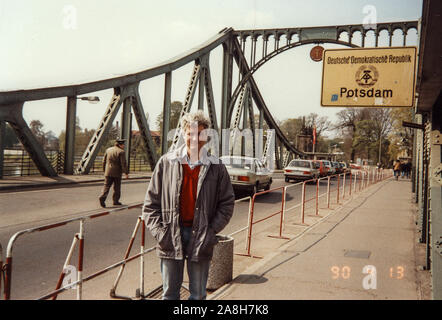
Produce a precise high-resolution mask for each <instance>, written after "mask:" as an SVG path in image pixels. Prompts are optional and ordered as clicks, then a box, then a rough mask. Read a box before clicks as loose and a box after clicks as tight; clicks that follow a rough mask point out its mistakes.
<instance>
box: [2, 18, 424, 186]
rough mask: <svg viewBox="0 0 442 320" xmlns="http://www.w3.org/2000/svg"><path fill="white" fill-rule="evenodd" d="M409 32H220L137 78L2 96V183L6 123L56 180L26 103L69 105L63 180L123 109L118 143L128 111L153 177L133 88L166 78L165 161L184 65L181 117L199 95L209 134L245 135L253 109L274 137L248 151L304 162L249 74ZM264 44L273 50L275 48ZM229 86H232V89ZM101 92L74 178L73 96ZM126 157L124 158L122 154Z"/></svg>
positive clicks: (395, 26) (386, 26)
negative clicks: (292, 57) (215, 64)
mask: <svg viewBox="0 0 442 320" xmlns="http://www.w3.org/2000/svg"><path fill="white" fill-rule="evenodd" d="M410 29H415V30H416V31H418V21H403V22H391V23H378V24H377V25H376V26H374V27H371V28H367V27H366V26H364V25H361V24H356V25H336V26H325V27H307V28H284V29H260V30H233V29H232V28H225V29H223V30H221V31H220V32H219V33H218V34H216V35H215V36H213V37H212V38H210V39H209V40H207V41H206V42H205V43H203V44H201V45H200V46H199V47H197V48H194V49H192V50H190V51H188V52H185V53H183V54H181V55H180V56H178V57H176V58H174V59H171V60H168V61H166V62H164V63H161V64H159V65H156V66H153V67H151V68H149V69H147V70H143V71H141V72H138V73H134V74H128V75H125V76H121V77H116V78H111V79H105V80H101V81H95V82H89V83H83V84H77V85H69V86H60V87H51V88H41V89H32V90H18V91H7V92H0V178H1V176H2V166H3V149H4V148H3V142H2V141H3V139H2V137H4V130H5V122H8V123H9V124H10V126H11V127H12V128H13V129H14V131H15V133H16V135H17V137H18V138H19V140H20V142H21V143H22V144H23V146H24V148H25V149H26V151H27V152H28V153H29V155H30V157H31V159H32V160H33V161H34V163H35V164H36V166H37V168H38V169H39V171H40V172H41V174H42V175H44V176H56V175H57V173H56V171H55V170H54V168H53V167H52V166H51V164H50V162H49V160H48V159H47V158H46V156H45V153H44V151H43V147H42V146H41V145H40V144H39V143H38V142H37V139H36V137H35V136H34V135H33V133H32V132H31V130H30V129H29V126H28V124H27V123H26V121H25V120H24V118H23V105H24V103H25V102H27V101H34V100H42V99H50V98H60V97H66V98H67V112H66V115H67V116H66V141H65V142H66V144H65V167H64V173H66V174H73V173H74V172H76V173H80V174H87V173H89V170H90V168H91V166H92V164H93V162H94V160H95V158H96V156H97V154H98V151H99V149H100V147H101V146H102V144H103V142H104V141H105V138H106V136H107V135H108V133H109V130H110V128H111V126H112V122H113V121H114V119H115V117H116V115H117V113H118V111H119V109H120V107H121V105H123V110H122V126H121V138H124V139H130V136H131V134H130V131H131V128H130V126H131V121H130V120H131V110H132V111H133V114H134V115H135V118H136V121H137V124H138V127H139V129H140V133H141V137H142V140H143V143H144V146H145V148H146V151H147V154H148V160H149V162H150V165H151V167H152V169H153V167H154V166H155V164H156V162H157V160H158V159H157V157H158V156H157V152H156V147H155V144H154V143H153V140H152V137H151V134H150V129H149V125H148V123H147V120H146V117H145V110H144V108H143V103H142V101H141V98H140V94H139V89H138V88H139V84H140V82H141V81H143V80H146V79H151V78H154V77H162V76H164V104H163V129H162V133H161V134H162V137H163V139H162V145H161V154H164V153H165V152H166V151H167V149H168V140H167V139H166V138H167V135H168V132H169V129H171V128H169V118H170V106H171V92H172V86H171V84H172V73H173V71H175V70H177V69H178V68H180V67H182V66H184V65H187V64H190V63H193V64H194V67H193V70H192V73H191V77H190V83H189V85H188V88H187V91H186V93H185V98H184V103H183V109H182V112H181V115H182V114H183V113H184V112H188V111H190V109H191V106H192V103H193V100H194V96H195V93H196V92H197V87H198V102H197V105H198V109H204V105H205V104H204V100H206V105H207V109H208V110H207V111H208V114H209V117H210V120H211V124H212V128H213V129H215V130H217V131H218V132H220V131H221V130H222V129H228V128H230V129H239V127H240V121H241V116H242V120H243V121H242V122H243V128H246V126H247V122H248V125H249V127H250V129H251V130H252V131H255V129H258V128H255V120H254V119H255V117H254V111H253V110H254V108H253V106H254V105H255V106H256V108H257V109H258V110H259V125H258V126H259V128H262V126H263V121H265V122H266V123H267V125H268V127H269V128H270V129H273V130H274V131H270V133H268V136H267V139H266V145H265V146H262V144H259V145H255V143H254V149H255V148H257V149H259V150H260V151H262V150H261V149H262V147H264V157H265V155H266V154H267V153H268V152H269V150H271V149H272V148H275V151H276V152H275V155H276V159H275V160H276V164H277V167H278V168H281V167H282V166H284V165H285V164H286V163H287V161H289V159H290V158H291V157H292V156H295V155H297V156H299V157H305V156H306V155H305V154H304V153H303V152H301V151H300V150H297V149H296V148H295V147H294V146H293V145H292V143H291V142H290V141H289V140H288V139H287V137H286V136H285V135H284V133H283V132H282V131H281V129H280V128H279V127H278V125H277V123H276V121H275V119H274V118H273V116H272V114H271V112H270V110H269V108H268V107H267V104H266V102H265V101H264V97H263V96H262V94H261V92H260V90H259V88H258V85H257V83H256V81H255V79H254V77H253V75H254V73H255V72H256V71H257V70H259V68H260V67H261V66H263V65H264V64H265V63H266V62H268V61H270V60H271V59H273V58H274V57H276V56H277V55H279V54H281V53H283V52H285V51H287V50H289V49H292V48H296V47H299V46H302V45H305V44H315V43H334V44H340V45H344V46H348V47H365V44H366V38H367V37H368V35H369V34H370V33H373V34H374V40H375V43H374V46H375V47H378V42H379V41H378V39H379V35H380V33H381V32H382V31H383V30H385V31H387V33H388V39H389V46H392V39H393V33H394V32H395V31H396V30H400V31H402V37H403V42H402V43H403V45H404V46H405V45H406V37H407V34H408V31H409V30H410ZM356 33H359V34H360V38H361V43H360V45H356V44H355V43H354V42H353V39H354V38H355V34H356ZM341 34H347V39H345V40H340V38H341ZM247 38H250V41H247ZM283 40H285V42H284V41H283ZM258 42H261V43H260V46H262V52H261V53H260V54H259V53H258V52H257V43H258ZM270 42H273V48H272V47H271V43H270ZM219 46H222V47H223V63H222V85H221V88H219V90H221V101H219V102H218V103H215V99H214V95H213V92H214V91H213V90H214V88H213V86H212V77H211V69H210V66H209V59H210V53H211V52H212V51H213V50H214V49H216V48H218V47H219ZM246 49H247V51H246ZM246 52H250V56H249V57H246ZM257 59H259V60H257ZM234 67H235V70H236V71H237V72H238V80H237V81H235V82H234V79H233V74H234ZM234 83H236V86H235V87H234ZM105 89H113V91H114V93H113V96H112V98H111V100H110V102H109V105H108V107H107V109H106V111H105V113H104V115H103V118H102V119H101V121H100V123H99V125H98V128H97V130H96V131H95V133H94V135H93V137H92V138H91V140H90V142H89V144H88V146H87V148H86V150H85V151H84V154H83V156H82V159H81V162H80V164H79V165H78V167H77V168H75V170H74V145H75V119H76V101H77V96H79V95H84V94H88V93H92V92H96V91H100V90H105ZM238 99H239V100H238ZM237 102H238V103H237ZM216 105H218V106H219V107H220V115H221V119H219V121H218V119H217V118H216V109H215V106H216ZM178 129H179V128H178ZM177 132H179V131H177ZM233 132H234V133H235V132H239V130H233ZM271 132H274V135H275V136H276V143H275V144H274V145H271V143H270V142H271V141H272V139H271V136H270V135H271ZM178 138H179V137H178V134H176V135H175V137H174V139H173V142H172V147H171V148H174V147H175V146H176V145H177V143H178ZM221 138H222V139H224V140H229V141H230V139H232V138H233V142H235V134H233V137H229V136H226V137H223V136H221ZM258 153H259V152H258ZM223 154H225V153H223ZM126 156H128V153H127V155H126Z"/></svg>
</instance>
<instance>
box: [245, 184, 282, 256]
mask: <svg viewBox="0 0 442 320" xmlns="http://www.w3.org/2000/svg"><path fill="white" fill-rule="evenodd" d="M276 190H284V187H279V188H274V189H270V190H266V191H262V192H257V193H255V194H254V195H253V196H252V200H251V207H250V210H249V212H250V214H249V223H248V227H247V229H248V232H247V241H246V243H247V245H246V248H247V249H246V250H247V253H245V254H243V253H236V254H237V255H241V256H248V257H254V258H262V257H258V256H252V255H251V253H250V249H251V246H252V232H253V225H255V224H257V223H259V222H262V221H265V220H267V219H270V218H272V217H274V216H276V215H278V214H279V215H281V219H280V225H279V236H271V237H273V238H279V239H288V238H286V237H283V236H282V224H283V213H284V202H285V201H284V200H285V199H284V197H285V192H282V201H281V210H280V211H277V212H275V213H272V214H270V215H269V216H266V217H264V218H261V219H259V220H257V221H253V217H254V212H255V210H254V209H255V199H256V197H257V196H259V195H262V194H267V193H270V192H274V191H276Z"/></svg>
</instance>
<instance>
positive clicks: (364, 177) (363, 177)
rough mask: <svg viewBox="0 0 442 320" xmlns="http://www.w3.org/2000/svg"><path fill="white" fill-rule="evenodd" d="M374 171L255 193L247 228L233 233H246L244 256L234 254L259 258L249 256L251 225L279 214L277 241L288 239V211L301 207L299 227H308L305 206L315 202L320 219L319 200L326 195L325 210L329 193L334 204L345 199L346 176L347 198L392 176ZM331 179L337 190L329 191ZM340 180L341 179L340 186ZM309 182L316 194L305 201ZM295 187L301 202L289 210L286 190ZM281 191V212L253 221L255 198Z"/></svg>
mask: <svg viewBox="0 0 442 320" xmlns="http://www.w3.org/2000/svg"><path fill="white" fill-rule="evenodd" d="M375 170H376V171H374V172H373V171H371V176H370V171H362V170H361V171H355V172H353V171H354V170H353V171H351V172H350V173H341V174H336V175H332V176H328V177H324V178H319V179H311V180H307V181H303V182H299V183H295V184H292V185H289V186H284V187H279V188H274V189H270V190H267V191H263V192H258V193H255V194H254V195H253V197H252V199H251V203H250V206H249V217H248V226H247V227H245V228H242V229H240V230H238V231H237V232H235V233H234V234H236V233H238V232H241V231H244V230H247V231H248V232H247V241H246V253H244V254H242V253H236V254H237V255H241V256H246V257H253V258H261V257H259V256H256V255H252V254H251V244H252V238H253V225H255V224H257V223H259V222H262V221H264V220H267V219H269V218H271V217H274V216H276V215H278V214H280V215H281V219H280V223H279V235H278V236H272V237H274V238H278V239H287V240H289V239H290V238H287V237H283V236H282V232H283V228H284V218H285V213H286V212H287V211H290V210H292V209H295V208H297V207H301V223H300V225H304V226H307V227H308V226H309V225H308V224H306V223H305V205H306V203H307V202H309V201H313V200H315V215H314V216H315V217H318V218H320V217H322V216H320V215H319V198H321V197H324V196H325V195H327V209H329V208H330V199H331V193H332V192H336V204H337V205H339V204H340V199H341V198H342V199H345V195H346V185H347V175H349V183H348V184H349V188H348V195H349V196H351V194H352V192H353V193H356V192H357V191H362V190H363V189H365V188H367V187H368V186H369V185H372V184H374V183H377V182H379V181H382V180H385V179H387V178H389V177H391V176H392V175H391V172H390V174H384V170H377V169H375ZM353 176H354V178H353ZM332 178H336V182H337V188H336V190H335V191H331V187H330V186H331V183H330V181H331V179H332ZM325 179H327V192H326V193H322V194H320V192H319V185H320V181H321V180H325ZM341 179H342V185H341ZM370 179H371V180H370ZM309 182H314V183H315V184H316V194H315V196H314V197H313V198H310V199H307V200H306V199H305V195H306V191H305V188H306V184H307V183H309ZM352 183H353V187H352ZM296 186H301V188H302V190H301V201H300V203H299V204H297V205H295V206H292V207H290V208H286V199H287V189H289V188H294V187H296ZM358 187H359V188H358ZM341 188H342V193H341ZM352 188H353V191H352ZM281 189H282V209H281V211H278V212H276V213H273V214H271V215H269V216H266V217H265V218H262V219H259V220H257V221H254V219H253V217H254V212H255V199H256V197H257V196H260V195H262V194H267V193H270V192H274V191H276V190H281ZM232 235H233V234H232Z"/></svg>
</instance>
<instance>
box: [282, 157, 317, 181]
mask: <svg viewBox="0 0 442 320" xmlns="http://www.w3.org/2000/svg"><path fill="white" fill-rule="evenodd" d="M284 176H285V182H290V180H311V179H318V178H319V168H317V165H316V164H315V163H314V162H313V161H312V160H301V159H295V160H292V161H291V162H290V163H289V165H288V166H287V167H285V168H284Z"/></svg>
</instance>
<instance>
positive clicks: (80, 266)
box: [3, 203, 143, 300]
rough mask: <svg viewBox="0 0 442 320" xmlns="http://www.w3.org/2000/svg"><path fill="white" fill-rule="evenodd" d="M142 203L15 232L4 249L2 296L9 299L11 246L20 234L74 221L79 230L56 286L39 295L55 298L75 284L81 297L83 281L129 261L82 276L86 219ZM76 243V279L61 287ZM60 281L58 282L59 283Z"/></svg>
mask: <svg viewBox="0 0 442 320" xmlns="http://www.w3.org/2000/svg"><path fill="white" fill-rule="evenodd" d="M142 205H143V203H137V204H134V205H130V206H123V207H121V208H116V209H112V210H109V211H104V212H99V213H93V214H89V215H85V216H81V217H77V218H71V219H67V220H63V221H60V222H57V223H53V224H49V225H44V226H40V227H34V228H30V229H26V230H22V231H19V232H17V233H15V234H14V235H13V236H12V237H11V238H10V239H9V242H8V247H7V250H6V263H5V264H4V266H3V268H4V272H5V281H4V287H5V288H4V298H5V300H9V299H10V298H11V283H12V261H13V260H12V258H13V255H12V253H13V247H14V244H15V242H16V241H17V239H18V238H20V237H21V236H23V235H25V234H30V233H34V232H40V231H45V230H49V229H53V228H57V227H60V226H64V225H67V224H70V223H74V222H79V223H80V229H79V232H78V233H76V234H75V235H74V240H73V242H72V245H71V248H70V250H69V252H68V255H67V258H66V262H65V264H64V266H63V270H62V275H60V278H59V281H58V282H57V288H56V290H55V291H53V292H51V293H49V294H47V295H45V296H43V297H40V298H39V299H40V300H43V299H49V298H56V297H57V295H58V294H59V293H60V292H63V291H65V290H67V289H70V288H71V287H73V286H76V288H77V299H81V298H82V285H83V283H84V282H86V281H88V280H90V279H92V278H95V277H96V276H98V275H101V274H103V273H105V272H108V271H110V270H112V269H114V268H116V267H118V266H120V265H121V264H123V263H126V262H127V261H129V259H127V261H124V260H123V261H120V262H118V263H116V264H114V265H112V266H110V267H108V268H106V269H103V270H100V271H99V272H96V273H95V274H93V275H90V276H88V277H85V278H83V256H84V239H85V237H84V224H85V222H86V221H87V220H88V219H95V218H99V217H102V216H106V215H109V214H114V213H118V212H121V211H125V210H129V209H134V208H138V207H141V206H142ZM77 244H78V247H79V248H78V249H79V250H78V265H77V281H75V282H72V283H70V284H69V285H68V286H65V287H62V288H60V286H61V283H62V281H63V277H64V275H63V272H64V271H65V266H66V265H67V263H68V262H69V261H70V258H71V256H72V253H73V252H74V249H75V247H76V245H77ZM131 258H132V259H134V258H135V257H131ZM60 279H61V280H60ZM59 283H60V284H59Z"/></svg>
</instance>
